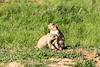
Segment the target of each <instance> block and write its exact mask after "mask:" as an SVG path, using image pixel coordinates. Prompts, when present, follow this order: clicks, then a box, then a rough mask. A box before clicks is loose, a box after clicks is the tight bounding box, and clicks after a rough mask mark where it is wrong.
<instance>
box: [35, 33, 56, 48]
mask: <svg viewBox="0 0 100 67" xmlns="http://www.w3.org/2000/svg"><path fill="white" fill-rule="evenodd" d="M54 39H56V36H55V35H52V34H50V33H48V34H47V35H44V36H42V37H41V38H40V39H39V41H38V43H37V48H39V49H41V48H44V47H47V46H48V47H49V46H50V45H51V44H50V41H51V40H54ZM49 48H50V47H49Z"/></svg>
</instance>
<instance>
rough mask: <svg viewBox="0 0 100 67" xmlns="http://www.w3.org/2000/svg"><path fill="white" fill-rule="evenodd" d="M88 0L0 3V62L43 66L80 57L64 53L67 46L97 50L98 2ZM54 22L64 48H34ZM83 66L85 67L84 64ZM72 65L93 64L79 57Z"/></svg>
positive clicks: (99, 36) (99, 28) (99, 44)
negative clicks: (77, 61)
mask: <svg viewBox="0 0 100 67" xmlns="http://www.w3.org/2000/svg"><path fill="white" fill-rule="evenodd" d="M96 1H97V2H96V3H95V7H94V8H93V7H92V2H91V0H13V2H8V3H0V63H8V62H11V61H17V62H20V63H23V64H25V67H45V63H44V62H43V61H44V60H47V59H49V58H51V57H56V58H81V59H82V58H83V56H82V55H81V54H76V53H66V52H65V51H66V50H68V49H76V48H86V49H90V50H91V49H92V48H95V49H97V50H99V49H100V12H99V10H100V5H99V3H100V1H99V0H96ZM51 22H54V23H56V24H57V25H58V27H59V29H60V30H61V31H62V33H63V34H64V36H65V46H66V47H67V48H66V49H65V50H64V51H52V50H49V49H46V48H45V49H42V50H39V51H38V50H36V49H35V48H34V47H35V46H36V44H37V41H38V39H39V38H40V37H41V36H43V35H45V34H47V33H48V31H49V30H48V29H47V26H48V24H49V23H51ZM86 65H87V66H86ZM1 67H2V66H1ZM76 67H95V66H94V61H88V60H83V64H80V63H77V64H76Z"/></svg>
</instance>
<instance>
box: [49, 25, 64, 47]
mask: <svg viewBox="0 0 100 67" xmlns="http://www.w3.org/2000/svg"><path fill="white" fill-rule="evenodd" d="M48 28H49V30H50V34H56V35H57V36H58V44H59V46H60V47H61V48H62V49H63V48H64V35H63V34H62V32H61V31H60V30H59V29H58V26H57V25H56V24H54V23H50V24H49V25H48Z"/></svg>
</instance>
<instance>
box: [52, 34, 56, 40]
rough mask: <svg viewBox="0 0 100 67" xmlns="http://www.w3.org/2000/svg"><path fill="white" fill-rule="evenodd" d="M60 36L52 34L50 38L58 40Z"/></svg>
mask: <svg viewBox="0 0 100 67" xmlns="http://www.w3.org/2000/svg"><path fill="white" fill-rule="evenodd" d="M57 38H58V36H57V35H54V34H50V40H56V39H57Z"/></svg>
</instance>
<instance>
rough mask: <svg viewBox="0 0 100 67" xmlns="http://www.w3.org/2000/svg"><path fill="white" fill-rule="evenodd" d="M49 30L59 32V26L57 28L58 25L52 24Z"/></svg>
mask: <svg viewBox="0 0 100 67" xmlns="http://www.w3.org/2000/svg"><path fill="white" fill-rule="evenodd" d="M48 28H49V29H50V30H52V31H55V30H58V26H57V25H56V24H54V23H50V24H49V25H48Z"/></svg>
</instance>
